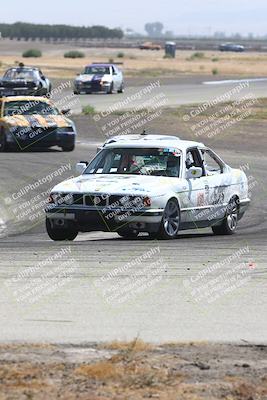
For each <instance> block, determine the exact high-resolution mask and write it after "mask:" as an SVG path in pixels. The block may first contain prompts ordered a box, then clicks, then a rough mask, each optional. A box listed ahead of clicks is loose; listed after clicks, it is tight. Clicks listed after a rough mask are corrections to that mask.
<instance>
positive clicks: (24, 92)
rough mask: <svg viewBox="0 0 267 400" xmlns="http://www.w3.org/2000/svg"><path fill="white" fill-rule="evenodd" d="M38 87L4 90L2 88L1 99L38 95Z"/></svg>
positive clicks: (0, 91) (0, 90)
mask: <svg viewBox="0 0 267 400" xmlns="http://www.w3.org/2000/svg"><path fill="white" fill-rule="evenodd" d="M38 91H39V88H38V87H22V88H3V87H0V97H7V96H33V95H38Z"/></svg>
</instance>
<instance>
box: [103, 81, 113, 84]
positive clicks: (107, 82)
mask: <svg viewBox="0 0 267 400" xmlns="http://www.w3.org/2000/svg"><path fill="white" fill-rule="evenodd" d="M101 84H102V85H110V84H111V82H109V81H101Z"/></svg>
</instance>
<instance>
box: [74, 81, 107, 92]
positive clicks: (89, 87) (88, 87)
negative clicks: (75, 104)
mask: <svg viewBox="0 0 267 400" xmlns="http://www.w3.org/2000/svg"><path fill="white" fill-rule="evenodd" d="M110 86H111V83H105V84H104V83H102V82H101V81H89V82H75V84H74V88H75V91H77V92H80V93H82V92H84V93H97V92H108V91H109V90H110Z"/></svg>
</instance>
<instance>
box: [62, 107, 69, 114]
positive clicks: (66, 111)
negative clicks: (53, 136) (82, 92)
mask: <svg viewBox="0 0 267 400" xmlns="http://www.w3.org/2000/svg"><path fill="white" fill-rule="evenodd" d="M69 112H70V108H65V109H63V110H61V114H63V115H67V114H69Z"/></svg>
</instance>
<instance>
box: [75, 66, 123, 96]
mask: <svg viewBox="0 0 267 400" xmlns="http://www.w3.org/2000/svg"><path fill="white" fill-rule="evenodd" d="M114 91H116V92H117V93H123V91H124V79H123V74H122V72H121V70H120V69H119V68H118V67H117V66H116V65H115V64H91V65H87V66H86V67H85V70H84V72H83V73H82V74H80V75H78V76H77V78H76V79H75V81H74V94H81V93H87V94H89V93H96V92H104V93H107V94H112V93H113V92H114Z"/></svg>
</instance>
